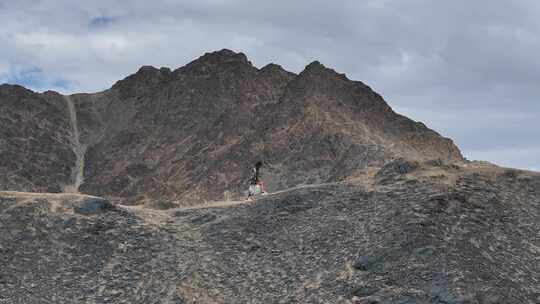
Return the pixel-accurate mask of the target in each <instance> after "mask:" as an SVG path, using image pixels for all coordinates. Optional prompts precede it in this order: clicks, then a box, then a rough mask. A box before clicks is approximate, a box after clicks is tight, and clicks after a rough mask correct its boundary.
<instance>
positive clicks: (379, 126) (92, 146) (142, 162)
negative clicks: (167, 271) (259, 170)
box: [0, 50, 463, 205]
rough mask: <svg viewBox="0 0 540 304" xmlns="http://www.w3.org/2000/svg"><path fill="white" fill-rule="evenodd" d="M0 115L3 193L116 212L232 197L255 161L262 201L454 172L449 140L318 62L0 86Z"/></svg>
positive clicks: (208, 65)
mask: <svg viewBox="0 0 540 304" xmlns="http://www.w3.org/2000/svg"><path fill="white" fill-rule="evenodd" d="M66 100H67V101H68V104H69V103H72V108H73V110H74V114H75V116H76V117H73V116H74V115H71V117H68V116H69V114H70V111H69V109H68V108H67V107H66ZM0 107H1V109H2V112H1V113H2V117H3V119H4V120H3V122H2V125H3V126H4V125H5V126H6V127H5V129H4V130H5V131H4V133H2V137H1V138H0V139H1V140H2V141H4V142H5V144H3V145H2V149H3V150H2V151H3V152H2V153H6V154H3V155H2V156H3V157H2V161H3V162H4V163H2V164H0V170H2V171H3V172H6V173H7V174H6V175H3V177H2V178H3V179H2V180H0V185H1V187H2V188H3V189H6V190H28V191H45V190H47V191H54V192H58V191H62V190H65V189H70V190H71V191H81V192H83V193H89V194H95V195H100V196H104V197H106V198H107V199H109V200H111V201H112V202H122V203H126V204H136V203H144V202H148V201H152V200H162V199H167V200H172V201H178V204H181V205H190V204H195V203H198V202H201V201H202V200H215V199H220V198H222V197H223V193H224V192H225V191H229V192H232V193H233V194H234V195H236V196H238V195H240V194H241V193H242V192H243V190H244V189H245V187H246V182H247V180H248V178H249V175H250V167H251V166H252V164H253V163H254V162H255V161H257V160H263V161H264V162H265V163H266V165H265V167H264V170H263V174H264V175H263V177H264V179H265V181H266V182H267V186H268V188H269V190H270V191H275V190H280V189H286V188H289V187H293V186H297V185H303V184H316V183H322V182H331V181H339V180H343V179H345V178H348V177H351V176H354V175H356V174H357V173H358V172H360V171H362V170H364V169H366V168H367V167H370V166H382V165H383V164H385V163H386V162H388V161H389V160H391V159H394V158H399V157H404V158H407V159H412V160H428V159H442V160H445V161H450V162H456V161H457V162H459V161H463V158H462V156H461V154H460V152H459V150H458V148H457V147H456V146H455V145H454V144H453V143H452V141H451V140H450V139H447V138H444V137H441V136H440V135H439V134H437V133H436V132H434V131H433V130H430V129H428V128H427V127H426V126H424V125H423V124H422V123H419V122H414V121H412V120H410V119H408V118H406V117H403V116H401V115H399V114H396V113H395V112H393V111H392V109H391V108H390V107H389V106H388V104H386V102H385V101H384V100H383V99H382V97H381V96H379V95H378V94H377V93H375V92H373V91H372V90H371V89H370V88H369V87H368V86H366V85H365V84H363V83H361V82H358V81H351V80H349V79H347V77H346V76H345V75H343V74H338V73H336V72H335V71H333V70H331V69H328V68H326V67H324V66H323V65H322V64H320V63H319V62H313V63H311V64H309V65H308V66H306V68H305V70H304V71H302V72H301V73H300V74H298V75H296V74H293V73H290V72H287V71H285V70H284V69H283V68H282V67H280V66H279V65H276V64H269V65H267V66H265V67H263V68H261V69H258V68H256V67H254V66H253V65H252V64H251V63H250V62H249V61H248V59H247V58H246V56H245V55H244V54H242V53H235V52H233V51H230V50H221V51H218V52H213V53H207V54H205V55H203V56H201V57H200V58H198V59H196V60H194V61H193V62H191V63H189V64H187V65H186V66H184V67H181V68H179V69H176V70H174V71H171V70H169V69H167V68H161V69H156V68H154V67H149V66H145V67H142V68H141V69H140V70H139V71H138V72H137V73H135V74H133V75H131V76H129V77H127V78H126V79H123V80H121V81H118V82H117V83H116V84H114V85H113V86H112V88H110V89H109V90H106V91H103V92H99V93H95V94H75V95H72V96H69V97H64V98H62V96H60V95H58V94H54V93H48V94H36V93H32V92H30V91H26V90H24V89H22V88H17V89H16V90H15V89H13V88H12V87H9V86H3V87H2V88H0ZM21 111H29V113H32V114H28V115H26V114H22V112H21ZM36 113H39V114H36ZM25 115H26V116H25ZM74 118H75V120H74ZM70 121H76V122H77V128H76V129H75V128H74V127H73V126H71V125H70ZM73 134H77V136H75V138H73ZM43 149H45V150H43ZM4 155H6V156H8V157H4ZM23 155H24V159H25V160H28V159H32V160H34V159H35V161H30V162H28V161H22V158H21V157H22V156H23ZM9 156H11V157H9ZM12 158H13V159H14V160H15V161H11V159H12ZM70 170H71V172H70ZM6 176H9V178H7V177H6ZM45 176H47V178H44V177H45ZM66 184H67V185H68V186H69V185H71V186H70V187H68V188H66V187H65V185H66Z"/></svg>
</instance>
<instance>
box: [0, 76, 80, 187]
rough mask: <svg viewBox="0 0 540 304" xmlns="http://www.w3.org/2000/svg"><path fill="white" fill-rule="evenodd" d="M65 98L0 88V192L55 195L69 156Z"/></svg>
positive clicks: (67, 179) (66, 175) (67, 177)
mask: <svg viewBox="0 0 540 304" xmlns="http://www.w3.org/2000/svg"><path fill="white" fill-rule="evenodd" d="M71 140H72V134H71V125H70V120H69V114H68V112H67V107H66V102H65V100H64V99H63V98H62V97H61V96H60V95H58V94H55V93H52V92H46V93H44V94H37V93H34V92H32V91H30V90H27V89H25V88H23V87H21V86H13V85H1V86H0V189H2V190H17V191H34V192H61V191H63V189H64V187H65V186H66V185H69V184H71V174H72V168H73V166H74V164H75V155H74V154H73V151H72V147H71Z"/></svg>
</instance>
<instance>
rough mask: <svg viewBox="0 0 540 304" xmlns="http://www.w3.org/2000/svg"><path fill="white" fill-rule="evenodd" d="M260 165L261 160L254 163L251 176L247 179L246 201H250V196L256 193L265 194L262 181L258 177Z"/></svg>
mask: <svg viewBox="0 0 540 304" xmlns="http://www.w3.org/2000/svg"><path fill="white" fill-rule="evenodd" d="M262 165H263V163H262V161H258V162H257V163H255V167H254V168H253V177H252V178H251V179H250V180H249V189H248V197H247V200H248V201H251V197H253V196H255V195H257V194H266V191H265V190H264V183H263V182H262V180H261V178H260V169H261V167H262Z"/></svg>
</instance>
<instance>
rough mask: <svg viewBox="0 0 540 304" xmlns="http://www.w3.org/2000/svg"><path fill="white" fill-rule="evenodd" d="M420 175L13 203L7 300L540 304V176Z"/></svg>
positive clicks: (3, 290) (0, 289) (403, 169)
mask: <svg viewBox="0 0 540 304" xmlns="http://www.w3.org/2000/svg"><path fill="white" fill-rule="evenodd" d="M410 164H411V163H408V164H407V162H405V161H402V160H397V161H396V162H394V163H393V164H392V165H388V166H386V167H385V168H383V169H381V170H380V171H378V172H377V171H373V172H370V173H366V174H365V175H364V176H363V178H362V179H356V180H348V181H344V182H334V183H329V184H325V185H319V186H305V187H300V188H296V189H292V190H288V191H285V192H282V193H278V194H273V195H268V196H265V197H263V198H261V199H258V200H257V201H255V202H253V203H249V204H245V203H239V204H233V203H230V204H229V205H223V204H222V205H217V204H216V205H214V206H212V205H204V206H198V207H196V206H192V207H189V208H186V207H184V208H173V209H167V210H151V209H144V208H139V207H126V206H118V205H117V206H114V207H113V206H112V205H110V204H108V203H106V201H104V200H100V199H98V198H94V197H88V196H82V195H75V194H56V195H51V194H20V193H13V192H12V193H0V253H1V254H0V269H1V270H2V271H0V302H6V303H44V302H45V303H70V302H75V303H164V304H165V303H171V304H172V303H175V304H178V303H190V304H192V303H343V304H350V303H381V304H382V303H385V304H386V303H388V304H390V303H432V304H440V303H452V304H465V303H470V304H486V303H524V304H535V303H538V301H539V300H540V285H539V284H538V282H539V280H540V276H539V274H540V264H539V263H538V253H539V252H538V250H539V246H540V239H539V233H538V232H539V231H540V217H539V213H538V210H540V175H539V174H537V173H531V172H524V171H518V170H505V169H501V168H497V167H494V166H487V165H479V164H475V163H470V164H466V165H461V166H446V165H444V164H441V163H433V162H431V163H426V162H417V163H414V164H415V165H414V166H413V167H414V168H413V167H411V166H410ZM381 177H385V178H386V179H381ZM387 179H390V180H391V182H388V180H387ZM81 206H83V207H85V208H89V209H90V211H92V212H86V211H84V212H80V211H79V212H76V210H80V208H81ZM94 207H98V208H94Z"/></svg>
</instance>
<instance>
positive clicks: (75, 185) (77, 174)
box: [64, 96, 86, 193]
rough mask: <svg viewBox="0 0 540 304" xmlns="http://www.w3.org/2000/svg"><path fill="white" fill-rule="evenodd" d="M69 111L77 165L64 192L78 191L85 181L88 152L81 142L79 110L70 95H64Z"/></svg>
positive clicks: (72, 146)
mask: <svg viewBox="0 0 540 304" xmlns="http://www.w3.org/2000/svg"><path fill="white" fill-rule="evenodd" d="M64 99H65V101H66V105H67V108H68V113H69V120H70V123H71V148H72V150H73V153H75V156H76V160H75V166H74V167H73V168H72V171H71V180H72V184H69V185H66V186H65V187H64V192H68V193H78V192H79V187H80V186H81V184H82V183H83V181H84V155H85V153H86V145H83V144H81V141H80V132H79V125H78V122H77V110H76V109H75V104H74V103H73V100H72V99H71V97H70V96H64Z"/></svg>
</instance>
